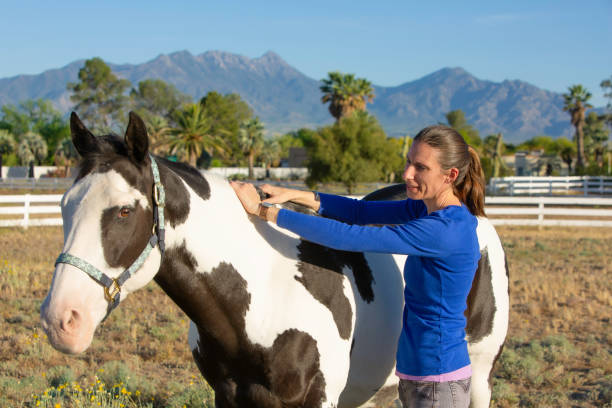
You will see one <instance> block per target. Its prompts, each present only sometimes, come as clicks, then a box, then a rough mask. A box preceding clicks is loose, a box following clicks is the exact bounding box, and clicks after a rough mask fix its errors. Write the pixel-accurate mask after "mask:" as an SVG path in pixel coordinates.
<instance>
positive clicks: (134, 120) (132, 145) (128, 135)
mask: <svg viewBox="0 0 612 408" xmlns="http://www.w3.org/2000/svg"><path fill="white" fill-rule="evenodd" d="M125 144H126V145H127V148H128V154H129V156H130V158H131V159H132V161H133V162H134V163H136V164H140V163H142V162H143V161H144V159H145V157H146V156H147V153H148V152H149V137H148V136H147V128H146V126H145V124H144V122H143V121H142V119H140V116H138V115H137V114H135V113H134V112H130V120H129V122H128V126H127V130H126V131H125Z"/></svg>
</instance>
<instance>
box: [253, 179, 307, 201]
mask: <svg viewBox="0 0 612 408" xmlns="http://www.w3.org/2000/svg"><path fill="white" fill-rule="evenodd" d="M259 187H260V188H261V190H262V191H263V192H264V193H266V194H268V195H269V196H270V197H268V198H266V199H265V200H264V202H265V203H270V204H282V203H286V202H287V201H292V200H293V199H295V198H296V197H297V195H299V193H300V191H299V190H293V189H291V188H284V187H278V186H272V185H270V184H262V185H261V186H259Z"/></svg>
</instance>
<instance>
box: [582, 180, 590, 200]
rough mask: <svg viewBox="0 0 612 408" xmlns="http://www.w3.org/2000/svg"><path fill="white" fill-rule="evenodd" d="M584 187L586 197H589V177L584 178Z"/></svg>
mask: <svg viewBox="0 0 612 408" xmlns="http://www.w3.org/2000/svg"><path fill="white" fill-rule="evenodd" d="M582 187H583V188H584V195H585V196H588V195H589V176H582Z"/></svg>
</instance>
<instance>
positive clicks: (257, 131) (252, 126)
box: [238, 118, 264, 179]
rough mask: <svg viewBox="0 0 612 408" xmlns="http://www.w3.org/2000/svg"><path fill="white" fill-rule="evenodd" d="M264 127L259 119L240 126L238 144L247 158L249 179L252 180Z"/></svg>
mask: <svg viewBox="0 0 612 408" xmlns="http://www.w3.org/2000/svg"><path fill="white" fill-rule="evenodd" d="M263 130H264V126H263V124H262V123H261V122H260V121H259V118H254V119H249V120H246V121H244V122H242V123H241V124H240V130H239V132H238V134H239V138H238V140H239V142H240V146H241V148H242V151H243V153H244V154H245V155H246V156H247V158H248V165H249V176H248V177H249V178H250V179H253V178H254V174H255V173H254V170H253V167H254V166H255V157H256V156H257V155H258V154H259V153H260V152H261V149H262V148H263V146H264V138H263Z"/></svg>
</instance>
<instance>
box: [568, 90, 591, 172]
mask: <svg viewBox="0 0 612 408" xmlns="http://www.w3.org/2000/svg"><path fill="white" fill-rule="evenodd" d="M568 91H569V92H568V93H566V94H563V97H564V98H565V104H564V106H563V110H564V111H567V112H568V113H569V114H570V116H571V120H570V121H571V123H572V125H573V126H574V127H575V128H576V153H577V159H576V172H582V170H583V169H584V165H585V163H586V156H585V154H584V132H583V127H584V121H585V112H586V110H587V109H589V108H592V107H593V105H591V104H589V103H587V102H588V100H589V99H591V93H590V92H588V91H587V90H586V88H584V87H583V86H582V85H572V86H570V87H569V88H568Z"/></svg>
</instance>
